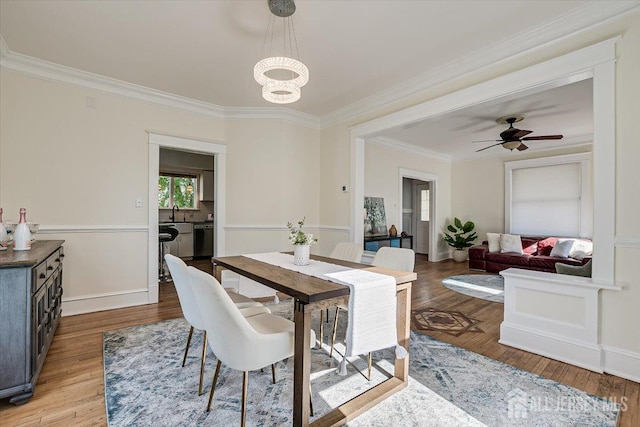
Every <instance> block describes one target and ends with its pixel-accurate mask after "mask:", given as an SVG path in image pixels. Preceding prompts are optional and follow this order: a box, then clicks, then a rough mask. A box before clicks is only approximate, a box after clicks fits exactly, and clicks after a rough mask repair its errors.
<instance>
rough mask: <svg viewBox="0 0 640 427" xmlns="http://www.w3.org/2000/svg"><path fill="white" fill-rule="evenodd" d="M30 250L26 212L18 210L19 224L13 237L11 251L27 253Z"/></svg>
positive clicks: (22, 209)
mask: <svg viewBox="0 0 640 427" xmlns="http://www.w3.org/2000/svg"><path fill="white" fill-rule="evenodd" d="M29 249H31V232H30V231H29V226H28V225H27V210H26V209H25V208H20V223H19V224H18V225H17V226H16V231H15V232H14V235H13V250H14V251H28V250H29Z"/></svg>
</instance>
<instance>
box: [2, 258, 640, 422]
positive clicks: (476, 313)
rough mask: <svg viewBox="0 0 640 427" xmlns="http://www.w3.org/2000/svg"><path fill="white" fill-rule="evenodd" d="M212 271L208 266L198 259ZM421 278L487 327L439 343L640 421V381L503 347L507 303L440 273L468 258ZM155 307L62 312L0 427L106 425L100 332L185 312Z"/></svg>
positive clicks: (419, 303) (429, 300)
mask: <svg viewBox="0 0 640 427" xmlns="http://www.w3.org/2000/svg"><path fill="white" fill-rule="evenodd" d="M192 264H193V265H195V266H196V267H198V268H201V269H203V270H209V272H211V263H210V262H209V261H207V260H205V261H194V262H193V263H192ZM416 272H417V273H418V281H417V282H416V283H414V286H413V291H412V309H413V310H420V309H426V308H434V309H438V310H446V311H459V312H462V313H464V314H465V315H466V316H468V317H470V318H474V319H477V320H479V321H480V322H479V323H478V326H479V327H480V329H482V331H483V332H465V333H462V334H460V335H459V336H453V335H451V334H448V333H446V332H438V331H426V332H424V331H423V333H427V334H428V335H430V336H432V337H434V338H437V339H439V340H442V341H445V342H448V343H451V344H455V345H457V346H460V347H463V348H466V349H468V350H471V351H474V352H477V353H480V354H483V355H485V356H487V357H490V358H492V359H495V360H499V361H501V362H504V363H507V364H509V365H512V366H515V367H518V368H521V369H525V370H527V371H530V372H533V373H536V374H539V375H541V376H543V377H546V378H550V379H553V380H555V381H558V382H560V383H562V384H566V385H569V386H572V387H575V388H578V389H580V390H584V391H586V392H588V393H591V394H595V395H598V396H602V397H607V398H613V399H616V400H617V402H619V403H620V402H622V399H623V398H624V399H625V400H624V402H625V403H626V410H625V411H624V412H622V413H621V416H620V420H619V425H620V426H624V427H626V426H628V427H632V426H638V425H640V384H638V383H636V382H633V381H629V380H625V379H623V378H619V377H616V376H613V375H608V374H598V373H595V372H591V371H588V370H585V369H581V368H577V367H575V366H572V365H568V364H566V363H562V362H558V361H555V360H551V359H547V358H545V357H542V356H538V355H535V354H531V353H527V352H525V351H521V350H517V349H514V348H511V347H507V346H503V345H501V344H498V342H497V341H498V337H499V328H500V323H501V322H502V315H503V314H502V308H503V307H502V304H499V303H493V302H488V301H484V300H481V299H478V298H471V297H467V296H465V295H461V294H459V293H456V292H453V291H451V290H449V289H447V288H445V287H443V286H442V285H441V284H440V282H441V280H442V279H443V278H445V277H447V276H451V275H455V274H468V273H474V272H469V270H468V269H467V266H466V263H462V264H457V263H454V262H453V261H443V262H439V263H429V262H427V261H426V257H423V256H418V258H417V260H416ZM159 298H160V301H159V303H158V304H152V305H144V306H138V307H129V308H123V309H119V310H110V311H104V312H99V313H91V314H83V315H78V316H69V317H63V318H62V320H61V321H60V325H59V327H58V330H57V332H56V337H55V339H54V341H53V344H52V346H51V348H50V350H49V354H48V355H47V358H46V360H45V363H44V367H43V369H42V373H41V374H40V378H39V379H38V384H37V386H36V389H35V395H34V396H33V398H32V399H31V401H30V402H29V403H27V404H25V405H22V406H13V405H11V404H9V403H8V401H7V399H5V400H2V401H0V426H16V427H17V426H35V425H46V426H70V425H73V426H92V425H98V426H103V425H106V414H105V401H104V370H103V359H102V333H103V332H104V331H107V330H113V329H119V328H124V327H127V326H134V325H141V324H145V323H152V322H158V321H161V320H166V319H172V318H175V317H180V316H182V311H181V309H180V305H179V302H178V298H177V294H176V292H175V289H174V287H173V284H171V283H170V282H169V283H167V284H161V285H160V296H159Z"/></svg>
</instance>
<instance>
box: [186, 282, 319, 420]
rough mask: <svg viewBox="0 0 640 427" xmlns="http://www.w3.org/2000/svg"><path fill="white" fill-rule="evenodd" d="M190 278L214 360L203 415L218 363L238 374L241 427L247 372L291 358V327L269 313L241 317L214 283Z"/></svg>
mask: <svg viewBox="0 0 640 427" xmlns="http://www.w3.org/2000/svg"><path fill="white" fill-rule="evenodd" d="M189 274H191V279H192V280H191V281H190V283H191V286H192V288H193V293H194V295H196V296H197V298H196V301H197V304H198V307H200V313H201V314H202V318H203V320H204V323H205V330H206V331H207V336H209V340H208V343H209V347H210V348H211V351H213V354H215V355H216V357H217V358H218V363H217V365H216V371H215V374H214V376H213V383H212V385H211V391H210V392H209V401H208V403H207V411H210V410H211V402H212V401H213V395H214V392H215V389H216V384H217V382H218V376H219V374H220V367H221V365H222V363H224V364H225V365H227V366H228V367H230V368H232V369H236V370H238V371H242V372H243V375H242V408H241V425H242V426H244V425H245V423H246V416H247V387H248V382H249V371H255V370H258V369H261V368H263V367H265V366H268V365H272V368H271V369H272V370H271V372H272V375H273V379H274V381H275V370H274V368H273V364H274V363H276V362H278V361H280V360H283V359H287V358H289V357H291V356H293V353H294V340H295V338H294V324H293V322H291V321H290V320H287V319H285V318H283V317H280V316H276V315H274V314H270V313H263V314H258V315H255V316H251V317H244V316H243V315H242V314H241V313H240V310H239V309H238V308H237V307H236V305H235V304H234V303H233V301H232V300H231V298H230V296H229V294H228V293H227V292H225V291H224V289H223V288H222V286H221V285H220V283H218V281H217V280H215V279H213V278H212V279H213V280H201V279H199V278H197V277H195V272H194V271H192V270H189ZM310 342H311V346H312V347H313V345H314V343H315V333H314V332H313V330H312V331H311V340H310Z"/></svg>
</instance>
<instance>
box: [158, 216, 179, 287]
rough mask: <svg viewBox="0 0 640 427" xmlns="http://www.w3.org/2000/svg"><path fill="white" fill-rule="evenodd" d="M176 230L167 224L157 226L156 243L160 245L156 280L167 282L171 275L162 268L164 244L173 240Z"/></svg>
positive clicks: (176, 233) (176, 235) (176, 234)
mask: <svg viewBox="0 0 640 427" xmlns="http://www.w3.org/2000/svg"><path fill="white" fill-rule="evenodd" d="M178 233H179V232H178V230H177V229H175V228H173V227H171V226H169V225H160V226H159V227H158V244H159V245H160V251H159V252H160V259H159V260H158V281H159V282H168V281H169V280H171V277H170V276H168V275H166V274H165V270H164V244H165V243H167V242H173V241H174V240H176V237H178Z"/></svg>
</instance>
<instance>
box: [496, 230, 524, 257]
mask: <svg viewBox="0 0 640 427" xmlns="http://www.w3.org/2000/svg"><path fill="white" fill-rule="evenodd" d="M500 252H502V253H503V254H504V253H515V254H521V253H522V240H521V239H520V236H519V235H517V234H501V235H500Z"/></svg>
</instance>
